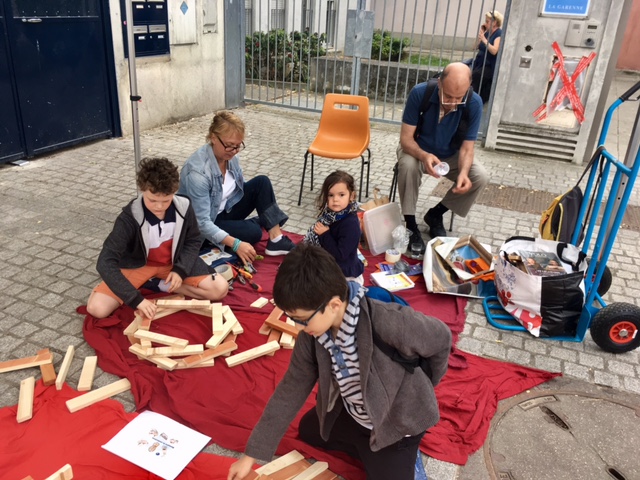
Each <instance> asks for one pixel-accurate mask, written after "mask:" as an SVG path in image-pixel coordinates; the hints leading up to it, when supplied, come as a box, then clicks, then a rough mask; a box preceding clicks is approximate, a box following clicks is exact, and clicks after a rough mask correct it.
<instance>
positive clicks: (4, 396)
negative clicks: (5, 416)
mask: <svg viewBox="0 0 640 480" xmlns="http://www.w3.org/2000/svg"><path fill="white" fill-rule="evenodd" d="M28 377H29V375H27V376H26V377H24V378H28ZM19 398H20V386H19V385H18V386H17V387H16V386H13V385H11V386H7V388H5V389H4V390H3V391H0V404H2V405H6V406H9V405H11V406H13V405H17V404H18V399H19Z"/></svg>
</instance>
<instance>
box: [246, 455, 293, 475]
mask: <svg viewBox="0 0 640 480" xmlns="http://www.w3.org/2000/svg"><path fill="white" fill-rule="evenodd" d="M300 460H304V456H303V455H302V454H301V453H300V452H298V451H297V450H291V451H290V452H289V453H287V454H286V455H283V456H281V457H279V458H276V459H275V460H273V461H271V462H269V463H267V464H265V465H263V466H261V467H260V468H256V473H259V474H261V475H271V474H272V473H275V472H277V471H278V470H282V469H283V468H284V467H288V466H289V465H292V464H294V463H296V462H299V461H300Z"/></svg>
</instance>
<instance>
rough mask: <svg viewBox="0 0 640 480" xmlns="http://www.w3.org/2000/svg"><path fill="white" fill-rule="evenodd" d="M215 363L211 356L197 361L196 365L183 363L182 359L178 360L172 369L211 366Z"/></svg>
mask: <svg viewBox="0 0 640 480" xmlns="http://www.w3.org/2000/svg"><path fill="white" fill-rule="evenodd" d="M214 365H215V360H214V359H213V358H212V359H210V360H205V361H204V362H201V363H198V364H197V365H192V366H189V365H185V364H184V363H182V360H178V364H177V365H176V368H175V369H174V370H184V369H186V368H203V367H213V366H214Z"/></svg>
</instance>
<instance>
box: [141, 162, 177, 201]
mask: <svg viewBox="0 0 640 480" xmlns="http://www.w3.org/2000/svg"><path fill="white" fill-rule="evenodd" d="M136 183H137V185H138V188H139V189H140V191H141V192H144V191H149V192H151V193H159V194H161V195H171V194H173V193H176V192H177V191H178V187H179V186H180V174H179V173H178V167H176V166H175V165H174V164H173V163H172V162H171V161H170V160H169V159H167V158H164V157H147V158H143V159H142V160H141V161H140V169H139V170H138V174H137V176H136Z"/></svg>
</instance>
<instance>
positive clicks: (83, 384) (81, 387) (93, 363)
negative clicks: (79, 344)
mask: <svg viewBox="0 0 640 480" xmlns="http://www.w3.org/2000/svg"><path fill="white" fill-rule="evenodd" d="M97 366H98V357H96V356H95V355H92V356H90V357H86V358H85V359H84V364H83V365H82V372H81V373H80V380H78V391H79V392H88V391H89V390H91V385H93V377H94V375H95V374H96V367H97Z"/></svg>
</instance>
